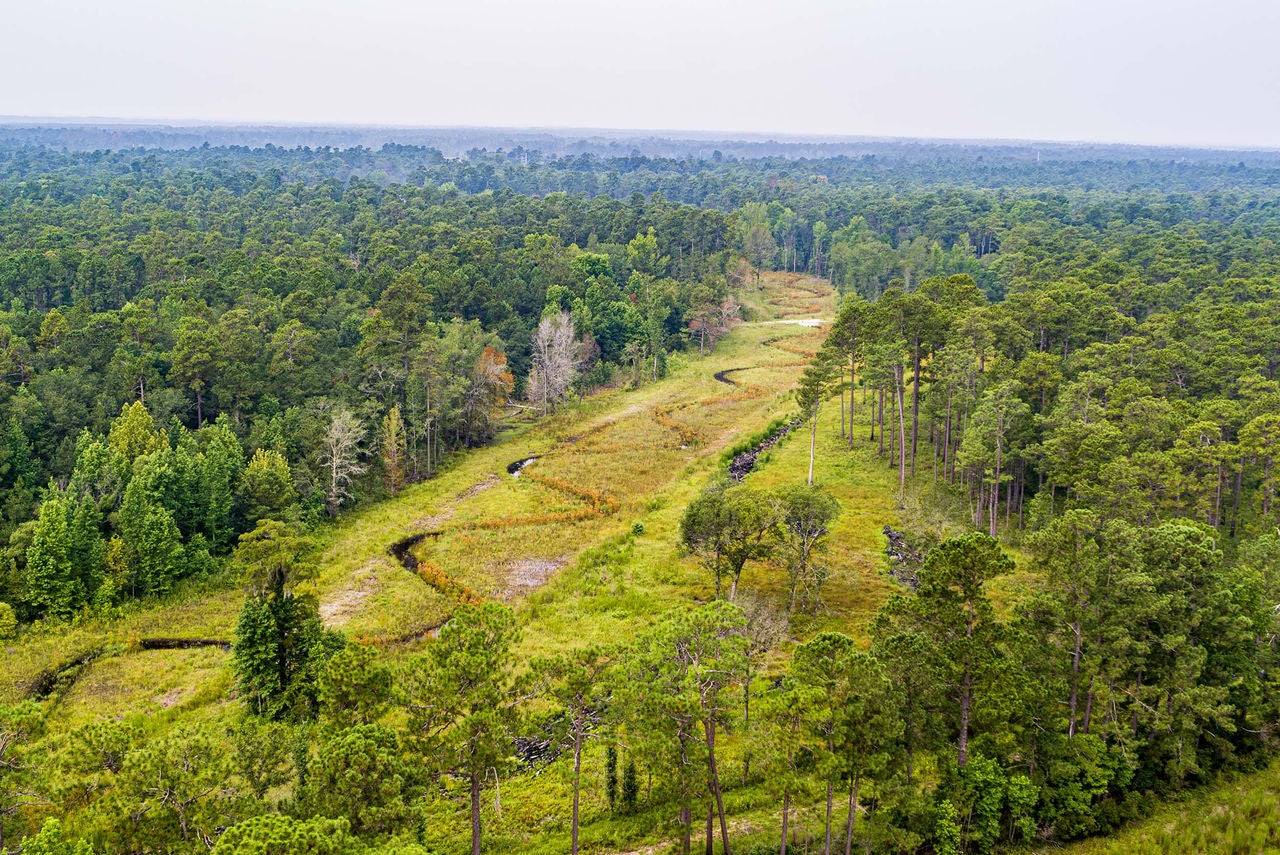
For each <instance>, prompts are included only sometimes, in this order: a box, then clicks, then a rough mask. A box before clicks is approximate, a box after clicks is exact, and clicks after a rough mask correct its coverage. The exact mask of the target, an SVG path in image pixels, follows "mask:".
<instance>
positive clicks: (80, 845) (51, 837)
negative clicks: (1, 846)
mask: <svg viewBox="0 0 1280 855" xmlns="http://www.w3.org/2000/svg"><path fill="white" fill-rule="evenodd" d="M19 851H21V852H22V853H23V855H93V847H92V846H90V845H89V842H88V841H87V840H67V839H65V838H64V837H63V831H62V823H61V822H59V821H58V820H56V819H46V820H45V821H44V825H42V826H41V827H40V831H39V832H38V833H37V834H35V835H33V836H31V837H24V838H23V839H22V845H21V849H20V850H19Z"/></svg>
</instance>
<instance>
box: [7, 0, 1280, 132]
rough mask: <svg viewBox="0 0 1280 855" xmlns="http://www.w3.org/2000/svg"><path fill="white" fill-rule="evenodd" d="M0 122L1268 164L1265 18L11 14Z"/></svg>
mask: <svg viewBox="0 0 1280 855" xmlns="http://www.w3.org/2000/svg"><path fill="white" fill-rule="evenodd" d="M4 6H5V7H6V8H4V9H3V10H2V11H0V19H2V20H3V22H4V24H3V26H4V29H5V31H6V35H5V38H4V45H5V47H4V50H3V51H0V115H8V116H41V117H111V118H119V119H135V120H136V119H146V120H170V121H204V122H208V121H214V122H254V123H276V122H279V123H315V124H332V123H341V124H381V125H413V126H418V125H421V126H501V127H544V128H556V127H575V128H621V129H663V130H688V131H693V130H702V131H717V132H726V133H732V132H753V133H778V134H811V135H849V136H891V137H931V138H967V139H979V138H981V139H1043V140H1064V141H1077V140H1079V141H1100V142H1130V143H1154V144H1178V145H1207V146H1231V147H1264V148H1280V110H1278V109H1276V107H1277V105H1278V104H1280V48H1278V47H1277V45H1276V44H1275V42H1276V40H1277V36H1278V35H1280V3H1276V2H1274V0H1213V2H1204V0H1194V2H1193V0H786V2H778V0H648V2H636V0H631V2H625V3H624V2H614V0H467V2H439V0H306V1H305V2H295V0H40V2H21V0H7V2H5V4H4Z"/></svg>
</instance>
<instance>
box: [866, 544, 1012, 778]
mask: <svg viewBox="0 0 1280 855" xmlns="http://www.w3.org/2000/svg"><path fill="white" fill-rule="evenodd" d="M1012 570H1013V561H1012V560H1010V559H1009V557H1008V556H1006V555H1005V554H1004V553H1003V552H1002V551H1001V550H1000V545H999V544H998V543H996V541H995V540H994V539H993V538H991V537H988V536H987V535H982V534H966V535H961V536H960V537H954V538H951V539H949V540H944V541H943V542H942V543H940V544H939V545H938V546H937V547H935V548H934V549H933V551H932V552H930V553H929V557H928V559H926V561H925V564H924V567H923V568H921V571H920V580H919V581H920V587H919V588H918V589H917V590H916V593H915V596H912V597H906V596H903V595H901V594H895V595H894V596H892V597H890V599H889V601H888V602H887V603H886V604H885V605H884V606H883V607H882V610H881V615H882V618H883V619H882V621H881V623H880V626H879V627H878V635H879V636H880V637H881V638H885V637H889V636H892V635H897V634H901V633H903V632H909V633H914V634H916V635H917V636H918V637H920V638H922V639H924V640H926V641H927V643H928V645H929V655H930V656H931V658H933V659H935V661H936V662H937V674H938V676H939V677H940V678H941V681H942V683H943V684H944V685H945V686H946V687H947V692H948V694H949V696H950V698H951V701H952V704H953V711H954V714H955V722H956V734H957V736H956V765H957V766H959V767H960V768H964V765H965V763H966V761H967V759H968V754H969V734H970V729H971V721H972V716H973V707H974V702H975V700H976V699H977V698H978V697H979V696H980V694H981V691H982V690H983V689H984V688H986V687H988V686H990V684H991V681H992V678H993V673H994V670H995V668H996V666H997V665H998V663H999V660H1000V653H999V648H998V646H997V645H998V642H999V639H1000V636H1001V625H1000V623H999V621H998V620H997V618H996V615H995V610H994V608H993V607H992V605H991V601H990V600H989V599H988V598H987V595H986V592H985V590H984V589H983V586H984V584H985V583H986V582H987V581H988V580H990V579H993V578H995V577H997V576H1000V575H1004V574H1007V573H1009V572H1012Z"/></svg>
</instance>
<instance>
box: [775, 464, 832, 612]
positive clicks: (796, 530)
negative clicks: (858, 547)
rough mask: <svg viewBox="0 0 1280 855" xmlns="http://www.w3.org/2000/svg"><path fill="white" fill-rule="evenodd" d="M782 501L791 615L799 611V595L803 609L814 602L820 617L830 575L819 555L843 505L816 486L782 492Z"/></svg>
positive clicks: (800, 487) (782, 535) (783, 536)
mask: <svg viewBox="0 0 1280 855" xmlns="http://www.w3.org/2000/svg"><path fill="white" fill-rule="evenodd" d="M778 500H779V503H780V504H781V517H782V519H781V525H780V526H779V527H778V531H779V533H780V535H781V537H782V542H783V546H784V549H785V554H786V559H787V568H788V570H789V571H790V580H789V584H788V591H787V612H788V613H790V612H792V611H793V610H794V609H795V606H796V595H797V594H799V595H800V596H801V609H802V610H803V609H804V607H805V606H806V605H808V603H809V600H810V598H812V600H813V610H814V612H815V613H816V612H817V610H818V604H819V602H820V601H821V597H822V583H823V581H824V580H825V578H826V571H825V570H824V569H823V568H822V567H820V566H819V565H818V564H817V561H816V554H817V553H818V552H820V551H821V550H822V548H823V546H824V542H823V540H824V538H825V537H826V536H827V534H828V533H830V526H831V521H832V520H834V519H835V518H836V516H837V515H838V514H839V513H840V502H839V501H837V500H836V497H835V496H833V495H831V494H830V493H829V492H827V491H826V490H823V489H822V488H820V487H814V486H812V485H807V486H797V487H790V488H787V489H784V490H781V491H779V493H778Z"/></svg>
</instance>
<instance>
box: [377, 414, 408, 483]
mask: <svg viewBox="0 0 1280 855" xmlns="http://www.w3.org/2000/svg"><path fill="white" fill-rule="evenodd" d="M378 450H379V453H380V454H381V457H382V479H383V483H384V484H385V485H386V488H387V492H388V493H390V494H391V495H393V496H394V495H395V494H396V493H398V492H400V489H401V488H402V487H403V486H404V468H405V467H404V463H405V460H404V458H405V436H404V421H403V420H402V419H401V418H400V405H399V404H395V405H393V406H392V407H391V409H390V410H388V411H387V414H386V415H385V416H383V418H382V426H381V428H380V429H379V431H378Z"/></svg>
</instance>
